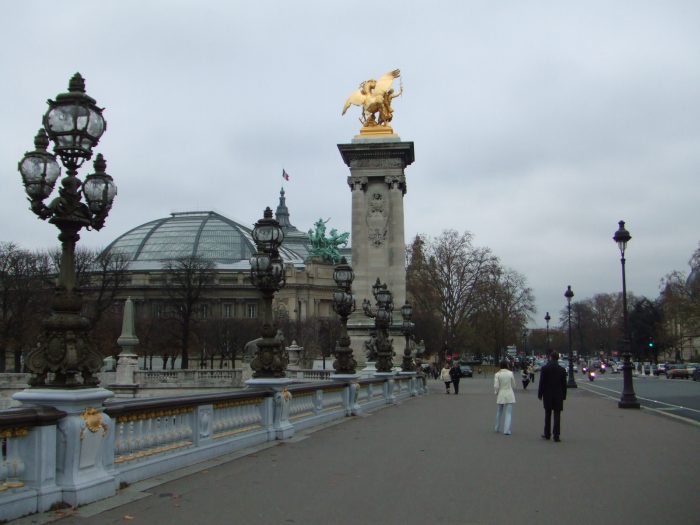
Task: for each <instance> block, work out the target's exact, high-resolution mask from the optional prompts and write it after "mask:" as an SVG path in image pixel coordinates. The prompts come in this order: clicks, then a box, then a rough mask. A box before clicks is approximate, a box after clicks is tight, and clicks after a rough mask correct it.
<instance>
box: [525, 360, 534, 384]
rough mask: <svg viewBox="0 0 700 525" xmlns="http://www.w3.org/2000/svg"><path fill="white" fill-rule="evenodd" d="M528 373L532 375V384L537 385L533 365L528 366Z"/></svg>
mask: <svg viewBox="0 0 700 525" xmlns="http://www.w3.org/2000/svg"><path fill="white" fill-rule="evenodd" d="M527 373H528V374H530V383H532V384H535V367H534V365H533V364H532V363H530V364H529V365H527Z"/></svg>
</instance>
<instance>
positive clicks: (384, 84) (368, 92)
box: [342, 69, 403, 128]
mask: <svg viewBox="0 0 700 525" xmlns="http://www.w3.org/2000/svg"><path fill="white" fill-rule="evenodd" d="M400 76H401V71H399V70H398V69H394V70H393V71H389V72H388V73H386V74H385V75H382V76H381V77H379V80H374V79H369V80H365V81H364V82H362V83H361V84H360V87H359V88H358V89H357V90H356V91H355V92H353V93H352V94H351V95H350V96H349V97H348V99H347V100H346V101H345V105H344V106H343V113H342V114H343V115H345V112H346V111H347V110H348V108H349V107H350V106H352V105H355V106H361V107H362V116H361V117H360V122H362V126H363V127H364V128H371V127H375V126H382V127H386V128H388V127H389V123H390V122H391V120H392V118H393V114H394V110H393V109H392V107H391V101H392V100H393V99H395V98H396V97H399V96H401V94H402V93H403V86H401V87H400V89H399V91H398V93H396V92H394V89H393V88H392V87H391V85H392V83H393V82H394V79H395V78H399V77H400Z"/></svg>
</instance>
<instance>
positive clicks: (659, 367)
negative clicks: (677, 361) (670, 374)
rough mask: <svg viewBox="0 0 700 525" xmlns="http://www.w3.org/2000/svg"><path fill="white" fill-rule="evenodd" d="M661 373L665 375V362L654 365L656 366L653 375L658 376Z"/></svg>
mask: <svg viewBox="0 0 700 525" xmlns="http://www.w3.org/2000/svg"><path fill="white" fill-rule="evenodd" d="M661 374H664V375H666V363H659V364H658V365H656V368H654V375H655V376H660V375H661Z"/></svg>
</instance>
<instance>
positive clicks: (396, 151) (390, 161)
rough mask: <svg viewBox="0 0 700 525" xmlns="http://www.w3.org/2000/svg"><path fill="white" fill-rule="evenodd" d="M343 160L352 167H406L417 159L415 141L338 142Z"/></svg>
mask: <svg viewBox="0 0 700 525" xmlns="http://www.w3.org/2000/svg"><path fill="white" fill-rule="evenodd" d="M338 150H340V154H341V156H342V157H343V162H345V164H346V165H347V166H348V167H350V168H351V169H352V168H383V167H396V168H401V169H403V168H405V167H406V166H408V165H410V164H412V163H413V161H414V160H415V156H414V151H413V142H369V141H368V142H358V143H352V144H338Z"/></svg>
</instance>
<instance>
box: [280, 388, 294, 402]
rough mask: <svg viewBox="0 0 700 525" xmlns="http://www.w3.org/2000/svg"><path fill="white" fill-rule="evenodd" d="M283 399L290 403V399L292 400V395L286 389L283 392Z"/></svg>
mask: <svg viewBox="0 0 700 525" xmlns="http://www.w3.org/2000/svg"><path fill="white" fill-rule="evenodd" d="M282 399H284V400H285V401H289V400H290V399H292V393H291V392H290V391H289V390H287V389H286V388H285V389H284V390H282Z"/></svg>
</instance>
